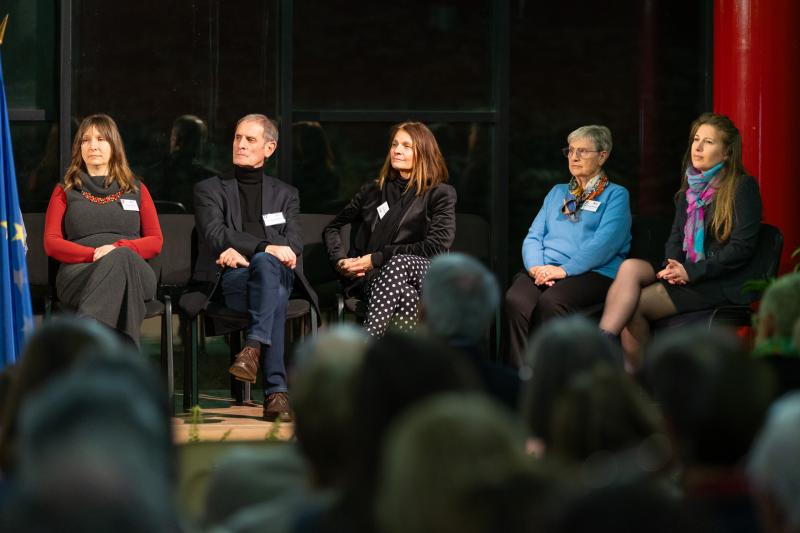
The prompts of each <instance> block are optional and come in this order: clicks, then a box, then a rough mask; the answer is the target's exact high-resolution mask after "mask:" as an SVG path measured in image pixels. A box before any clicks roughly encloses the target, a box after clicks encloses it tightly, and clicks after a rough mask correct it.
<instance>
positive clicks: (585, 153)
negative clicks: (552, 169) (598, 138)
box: [561, 146, 605, 159]
mask: <svg viewBox="0 0 800 533" xmlns="http://www.w3.org/2000/svg"><path fill="white" fill-rule="evenodd" d="M604 151H605V150H587V149H586V148H578V149H577V150H576V149H575V148H572V147H571V146H565V147H564V148H562V149H561V153H562V154H564V157H566V158H567V159H569V158H571V157H572V156H573V155H575V154H578V159H587V158H588V157H589V154H594V153H597V152H604Z"/></svg>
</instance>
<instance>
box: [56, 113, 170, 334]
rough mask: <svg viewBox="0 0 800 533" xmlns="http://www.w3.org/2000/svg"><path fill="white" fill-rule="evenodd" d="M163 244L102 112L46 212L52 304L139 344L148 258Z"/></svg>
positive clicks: (149, 278)
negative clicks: (53, 267)
mask: <svg viewBox="0 0 800 533" xmlns="http://www.w3.org/2000/svg"><path fill="white" fill-rule="evenodd" d="M162 243H163V237H162V236H161V227H160V226H159V224H158V215H157V213H156V208H155V205H154V204H153V200H152V198H151V197H150V193H149V192H148V190H147V187H145V185H144V184H143V183H142V182H141V181H139V179H138V178H137V177H136V176H134V175H133V172H131V169H130V167H129V166H128V158H127V157H126V156H125V148H124V147H123V145H122V137H120V134H119V130H118V129H117V125H116V123H115V122H114V120H113V119H112V118H111V117H109V116H108V115H91V116H89V117H87V118H85V119H84V120H83V122H82V123H81V125H80V127H79V128H78V132H77V133H76V134H75V140H74V141H73V143H72V161H71V163H70V165H69V168H68V169H67V173H66V174H65V176H64V183H63V184H58V185H56V186H55V188H54V189H53V194H52V196H51V197H50V203H49V204H48V206H47V214H46V215H45V222H44V250H45V252H46V253H47V255H49V256H50V257H52V258H53V259H56V260H57V261H59V262H60V263H61V266H59V268H58V275H57V276H56V294H57V296H58V299H59V300H61V301H62V302H64V303H65V304H67V305H68V306H69V307H71V308H73V309H75V310H76V312H77V314H78V315H79V316H87V317H91V318H93V319H95V320H97V321H98V322H102V323H103V324H105V325H107V326H109V327H111V328H113V329H115V330H117V331H118V332H119V333H121V334H122V335H124V336H125V338H126V339H128V340H130V341H131V342H133V343H134V344H135V345H137V346H138V345H139V334H140V329H141V327H142V321H143V320H144V316H145V313H146V307H145V302H146V301H148V300H152V299H153V298H154V297H155V295H156V284H157V280H156V275H155V273H154V272H153V269H152V268H150V265H148V264H147V263H146V260H147V259H151V258H152V257H155V256H156V255H158V254H159V253H160V252H161V245H162Z"/></svg>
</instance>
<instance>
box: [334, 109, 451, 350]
mask: <svg viewBox="0 0 800 533" xmlns="http://www.w3.org/2000/svg"><path fill="white" fill-rule="evenodd" d="M447 177H448V172H447V167H446V166H445V162H444V157H442V153H441V152H440V151H439V145H438V144H437V143H436V138H435V137H434V136H433V134H432V133H431V131H430V130H429V129H428V127H427V126H425V125H424V124H422V123H420V122H404V123H402V124H397V125H395V126H394V127H393V128H392V131H391V134H390V135H389V150H388V153H387V154H386V160H385V161H384V163H383V167H382V168H381V170H380V173H379V174H378V179H376V180H373V181H370V182H369V183H367V184H365V185H364V186H363V187H361V190H360V191H358V193H356V195H355V196H354V197H353V199H352V200H350V203H349V204H348V205H347V206H346V207H345V208H344V209H343V210H342V211H341V212H339V214H338V215H336V218H334V219H333V220H332V221H331V223H330V224H328V225H327V226H326V227H325V230H324V233H323V238H324V241H325V248H326V249H327V251H328V257H329V258H330V261H331V263H332V264H333V265H334V266H335V268H336V270H337V272H339V274H340V275H341V276H342V278H343V283H344V285H345V294H346V295H347V296H358V297H359V298H362V299H365V300H366V301H367V317H366V321H365V322H364V328H365V329H366V330H367V333H369V334H370V335H372V336H373V337H381V336H382V335H383V334H384V333H385V332H386V330H387V329H388V328H389V326H390V325H392V326H394V327H396V328H398V329H400V330H406V331H409V330H411V329H413V328H414V327H415V326H416V323H417V309H418V306H419V298H420V296H419V295H420V291H421V289H422V279H423V278H424V277H425V272H426V271H427V270H428V265H429V264H430V259H431V258H432V257H433V256H435V255H437V254H441V253H444V252H447V251H448V250H449V249H450V246H451V245H452V244H453V240H454V239H455V233H456V212H455V207H456V191H455V189H454V188H453V187H452V186H450V185H448V184H446V183H445V182H446V181H447ZM347 224H351V225H352V232H353V234H354V235H355V237H354V239H352V246H349V249H348V245H347V244H345V243H343V242H342V234H341V229H342V227H343V226H345V225H347Z"/></svg>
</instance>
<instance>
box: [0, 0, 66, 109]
mask: <svg viewBox="0 0 800 533" xmlns="http://www.w3.org/2000/svg"><path fill="white" fill-rule="evenodd" d="M56 7H57V3H56V2H52V1H51V0H33V1H32V0H8V1H6V2H3V8H0V19H2V17H4V16H5V15H6V13H8V27H7V29H6V35H5V40H4V41H3V49H2V50H3V77H4V79H5V82H6V96H7V98H8V106H9V108H12V109H20V108H22V109H43V110H45V111H47V112H48V114H52V113H53V112H54V111H55V109H56V95H57V94H58V93H57V91H58V81H57V79H56V73H57V68H56V59H57V56H56V38H57V36H58V31H57V29H56V12H57V10H56Z"/></svg>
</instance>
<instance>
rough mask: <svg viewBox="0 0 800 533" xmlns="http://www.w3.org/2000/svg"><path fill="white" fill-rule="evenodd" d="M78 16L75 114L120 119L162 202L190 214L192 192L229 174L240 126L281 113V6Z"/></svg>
mask: <svg viewBox="0 0 800 533" xmlns="http://www.w3.org/2000/svg"><path fill="white" fill-rule="evenodd" d="M73 11H74V12H73V24H74V30H73V32H74V35H75V44H74V67H73V68H74V71H73V79H74V84H73V90H74V108H73V111H74V113H75V115H76V116H78V117H83V116H86V115H88V114H91V113H97V112H105V113H108V114H110V115H111V116H112V117H114V119H115V120H116V121H117V123H118V125H119V126H120V130H121V133H122V135H123V138H124V140H125V147H126V150H127V152H128V157H129V160H130V162H131V166H132V167H133V169H134V171H135V172H137V173H138V174H140V175H141V176H143V178H144V180H145V183H147V184H148V187H150V188H151V191H152V192H153V196H154V197H155V198H156V199H159V200H168V201H178V202H181V203H183V204H184V205H185V206H186V207H187V209H189V210H191V208H192V205H191V204H192V200H191V189H192V185H193V183H194V182H196V181H197V180H199V179H202V178H203V177H206V176H208V175H210V174H213V173H216V172H217V171H218V170H217V169H227V168H229V167H230V165H231V139H232V138H233V131H234V126H235V123H236V120H237V119H239V118H240V117H242V116H243V115H246V114H248V113H264V114H267V115H270V116H274V114H275V101H276V100H275V91H276V83H275V76H276V72H277V68H276V62H277V54H276V35H277V31H276V30H277V26H276V24H277V18H276V16H275V2H274V1H263V0H237V1H236V2H218V1H213V0H195V1H181V2H164V1H160V0H140V1H139V2H123V3H111V2H106V1H104V0H79V1H76V2H75V8H74V10H73ZM176 21H180V23H176ZM112 29H113V30H112ZM185 115H191V117H186V116H185ZM181 117H183V118H182V120H177V119H179V118H181ZM193 124H194V125H193Z"/></svg>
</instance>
